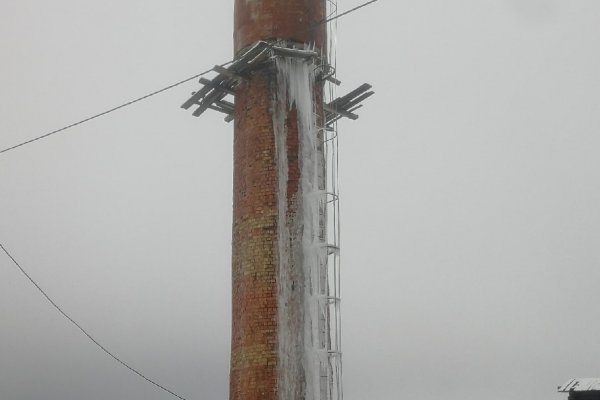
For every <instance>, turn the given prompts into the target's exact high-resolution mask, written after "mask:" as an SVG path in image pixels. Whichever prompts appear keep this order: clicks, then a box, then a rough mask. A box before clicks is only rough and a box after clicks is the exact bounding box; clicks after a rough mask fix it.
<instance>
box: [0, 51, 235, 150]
mask: <svg viewBox="0 0 600 400" xmlns="http://www.w3.org/2000/svg"><path fill="white" fill-rule="evenodd" d="M230 63H231V61H229V62H226V63H225V64H221V66H226V65H228V64H230ZM210 71H212V68H211V69H209V70H206V71H204V72H201V73H199V74H196V75H194V76H190V77H189V78H186V79H184V80H182V81H179V82H176V83H173V84H172V85H169V86H166V87H164V88H162V89H158V90H156V91H154V92H152V93H148V94H146V95H144V96H142V97H138V98H137V99H134V100H131V101H128V102H127V103H123V104H121V105H119V106H116V107H113V108H111V109H110V110H106V111H103V112H101V113H98V114H95V115H92V116H91V117H88V118H85V119H82V120H81V121H77V122H75V123H72V124H71V125H67V126H63V127H62V128H60V129H56V130H54V131H52V132H48V133H45V134H43V135H41V136H38V137H35V138H33V139H29V140H27V141H25V142H22V143H19V144H16V145H14V146H11V147H8V148H6V149H4V150H1V151H0V154H2V153H6V152H8V151H11V150H14V149H16V148H19V147H21V146H25V145H26V144H30V143H33V142H35V141H38V140H40V139H45V138H47V137H48V136H52V135H55V134H57V133H60V132H63V131H66V130H67V129H70V128H73V127H75V126H77V125H81V124H84V123H86V122H89V121H91V120H93V119H96V118H99V117H102V116H105V115H107V114H110V113H112V112H115V111H117V110H120V109H121V108H125V107H127V106H130V105H132V104H135V103H138V102H140V101H142V100H146V99H147V98H149V97H152V96H156V95H157V94H159V93H162V92H166V91H167V90H170V89H173V88H174V87H177V86H179V85H182V84H184V83H186V82H189V81H191V80H194V79H196V78H199V77H201V76H203V75H206V74H208V73H209V72H210Z"/></svg>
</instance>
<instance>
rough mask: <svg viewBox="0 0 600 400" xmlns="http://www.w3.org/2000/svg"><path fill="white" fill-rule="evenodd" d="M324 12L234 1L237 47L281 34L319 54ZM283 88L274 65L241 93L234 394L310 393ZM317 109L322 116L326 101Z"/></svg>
mask: <svg viewBox="0 0 600 400" xmlns="http://www.w3.org/2000/svg"><path fill="white" fill-rule="evenodd" d="M324 17H325V0H236V1H235V27H234V29H235V31H234V48H235V52H236V54H239V52H241V51H243V50H245V49H247V48H248V47H250V46H252V45H253V44H255V43H257V42H258V41H265V42H267V43H274V41H278V43H281V41H282V40H283V41H286V42H289V43H297V44H301V45H306V48H308V47H309V46H314V48H315V50H316V51H318V52H322V51H324V49H323V46H324V43H325V36H326V31H325V28H324V25H322V24H319V22H320V21H322V20H323V19H324ZM281 85H285V82H283V81H282V80H281V79H278V73H277V70H276V68H275V66H274V65H269V66H266V67H264V68H261V69H259V70H257V71H254V72H253V73H252V74H250V75H249V76H248V77H247V79H245V80H244V82H242V83H241V84H240V85H239V86H238V87H237V88H236V92H235V112H234V116H235V117H234V121H235V128H234V178H233V180H234V189H233V249H232V279H233V285H232V295H233V303H232V314H233V321H232V322H233V324H232V343H231V369H230V399H231V400H258V399H261V400H262V399H264V400H281V399H286V400H287V399H289V400H304V399H312V398H313V396H312V395H311V394H310V393H309V392H310V389H309V388H308V386H309V385H311V383H310V378H309V377H307V371H306V357H305V356H303V355H302V354H303V349H304V347H305V346H306V343H305V341H306V340H308V339H307V338H306V335H305V323H306V321H305V315H304V310H305V303H306V299H305V295H304V294H305V282H306V280H307V279H308V278H307V277H306V276H305V275H304V272H303V270H302V267H301V265H300V264H302V262H303V259H304V257H305V255H304V254H303V249H302V241H303V235H305V234H307V233H306V232H305V231H303V227H302V226H301V224H299V223H298V221H299V220H300V219H302V217H301V216H300V215H299V214H301V213H302V211H301V210H300V208H301V207H302V204H303V199H302V198H301V197H302V193H301V188H300V186H301V185H300V178H301V175H302V171H301V170H302V166H301V162H300V158H301V157H300V156H299V152H300V147H301V145H300V143H299V142H300V139H299V132H298V126H299V123H298V115H297V110H296V109H295V107H291V108H288V106H287V104H285V103H286V100H285V99H283V98H278V93H281V88H280V86H281ZM312 90H313V99H320V98H322V84H316V85H314V86H313V88H312ZM277 102H279V103H281V104H277ZM319 103H321V102H318V101H317V102H314V103H313V104H319ZM278 107H285V109H284V114H285V117H284V119H283V121H280V123H282V124H283V127H284V129H283V130H282V131H281V132H279V134H280V135H281V134H283V135H284V136H285V137H280V138H277V132H276V131H277V124H278V122H277V121H276V119H277V117H276V116H275V114H276V109H277V108H278ZM314 112H315V113H316V116H317V118H318V119H322V115H323V109H322V106H321V107H318V106H317V107H315V108H314ZM278 145H279V148H278ZM282 147H283V148H282ZM282 188H283V190H284V191H285V193H286V195H285V199H281V198H280V197H281V195H280V194H281V190H282ZM282 201H284V202H285V204H282ZM282 214H284V215H282ZM282 269H285V271H283V270H282ZM282 325H286V326H285V327H284V329H285V330H286V331H287V332H288V333H287V334H286V335H287V336H288V337H287V338H282V328H283V327H282ZM289 332H292V334H291V335H290V333H289ZM284 342H285V343H284ZM284 368H285V369H286V370H287V371H288V373H287V374H286V373H284V372H283V371H282V369H284Z"/></svg>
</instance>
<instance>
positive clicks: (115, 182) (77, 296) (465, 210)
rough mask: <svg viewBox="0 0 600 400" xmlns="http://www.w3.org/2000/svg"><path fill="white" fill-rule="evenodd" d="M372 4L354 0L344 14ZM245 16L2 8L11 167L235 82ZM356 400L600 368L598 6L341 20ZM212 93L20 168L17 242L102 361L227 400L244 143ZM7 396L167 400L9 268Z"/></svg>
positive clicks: (9, 171) (385, 11) (0, 106)
mask: <svg viewBox="0 0 600 400" xmlns="http://www.w3.org/2000/svg"><path fill="white" fill-rule="evenodd" d="M360 3H361V1H359V0H352V1H350V0H339V7H340V9H341V10H346V9H349V8H352V7H354V6H356V5H358V4H360ZM232 12H233V1H229V0H228V1H216V0H210V1H209V0H204V1H190V0H178V1H176V2H172V1H157V0H129V1H126V2H124V1H119V2H116V1H105V2H91V1H75V0H55V1H52V2H48V1H41V0H36V1H34V0H18V1H17V0H14V1H13V0H2V1H0V51H1V54H2V63H0V86H1V88H2V90H1V91H0V132H1V135H0V148H5V147H8V146H10V145H13V144H15V143H18V142H21V141H23V140H27V139H29V138H32V137H34V136H38V135H40V134H42V133H45V132H47V131H49V130H53V129H56V128H59V127H61V126H63V125H67V124H69V123H71V122H74V121H76V120H78V119H81V118H83V117H87V116H89V115H91V114H94V113H96V112H99V111H103V110H105V109H108V108H110V107H113V106H115V105H117V104H119V103H121V102H123V101H126V100H130V99H132V98H135V97H137V96H140V95H143V94H145V93H147V92H149V91H152V90H155V89H158V88H160V87H162V86H166V85H168V84H170V83H173V82H175V81H177V80H180V79H184V78H186V77H188V76H191V75H194V74H196V73H198V72H200V71H203V70H205V69H207V68H209V67H211V66H212V65H214V64H216V63H221V62H224V61H227V60H229V59H230V58H231V53H232V44H231V42H232V40H231V36H232V20H233V15H232ZM338 35H339V36H338V40H339V47H338V78H339V79H340V80H342V81H343V86H342V88H341V89H340V92H345V91H349V90H351V89H353V88H354V87H355V86H357V85H358V84H360V83H362V82H369V83H371V84H373V86H374V88H375V90H376V91H377V94H376V96H375V97H373V98H372V99H369V100H368V101H367V103H366V105H365V107H364V108H363V109H361V111H360V114H361V118H360V119H359V120H358V121H356V122H351V123H350V122H343V123H341V124H340V128H341V132H340V168H341V170H340V181H341V195H342V198H341V199H342V203H341V207H342V210H341V211H342V221H341V222H342V240H343V242H342V255H343V272H342V274H343V276H342V290H343V302H342V305H343V306H342V312H343V350H344V389H345V390H344V392H345V398H346V400H362V399H374V400H377V399H381V400H388V399H409V398H410V399H420V400H429V399H440V398H444V399H448V400H458V399H460V400H464V399H475V398H485V399H487V400H500V399H502V400H504V399H523V400H525V399H527V400H531V399H534V400H547V399H557V400H558V399H562V398H566V396H564V395H559V394H556V393H555V391H556V386H557V385H559V384H562V383H564V381H566V380H567V379H568V378H570V377H575V376H599V375H600V368H599V363H598V360H600V345H598V338H599V337H600V318H599V311H598V305H599V304H600V291H599V290H598V286H599V283H600V268H599V263H600V243H599V241H600V213H599V204H600V157H599V156H598V153H599V151H600V136H599V133H600V73H599V71H600V53H599V51H598V49H600V2H598V1H596V0H457V1H448V0H418V1H417V0H406V1H404V0H400V1H392V0H387V1H386V0H381V1H379V2H378V3H376V4H375V5H373V6H370V7H367V8H364V9H362V10H361V11H359V12H356V13H354V14H351V15H348V16H347V17H344V18H343V19H341V20H340V21H339V30H338ZM197 85H198V84H197V83H195V82H190V83H189V84H187V85H183V86H180V87H178V88H176V89H174V90H171V91H169V92H167V93H164V94H162V95H160V96H157V97H154V98H152V99H149V100H147V101H145V102H143V103H139V104H136V105H134V106H132V107H130V108H127V109H124V110H121V111H119V112H117V113H114V114H112V115H110V116H108V117H105V118H103V119H99V120H95V121H93V122H90V123H88V124H86V125H83V126H80V127H77V128H75V129H73V130H71V131H68V132H65V133H63V134H60V135H56V136H53V137H52V138H49V139H47V140H44V141H39V142H36V143H34V144H31V145H29V146H26V147H23V148H20V149H18V150H15V151H12V152H9V153H5V154H2V155H1V156H0V193H1V196H0V221H1V222H0V242H2V243H3V244H4V245H5V246H7V248H8V249H9V250H11V251H12V252H13V253H14V256H15V257H16V258H17V259H18V260H19V261H20V262H21V263H22V264H23V266H24V267H25V268H27V269H28V271H29V272H30V273H31V275H32V276H33V277H34V278H35V279H36V280H38V282H39V283H40V284H41V285H42V287H44V288H45V289H46V290H47V292H48V293H49V294H50V295H51V296H53V297H54V298H55V300H56V301H57V302H58V303H59V304H60V305H62V306H63V307H64V308H65V309H66V310H67V311H68V312H69V313H71V314H72V316H73V317H75V319H77V320H78V321H79V322H81V324H82V325H84V326H85V327H86V328H87V329H88V330H89V331H90V332H91V333H92V334H93V335H94V336H96V337H97V338H98V339H99V340H100V341H101V342H102V343H103V344H105V345H106V346H107V347H109V348H110V349H113V350H114V351H115V352H116V353H117V354H119V355H120V356H121V357H122V358H123V359H125V360H126V361H127V362H129V363H130V364H132V365H133V366H135V367H137V368H139V369H140V370H142V371H143V372H144V373H146V374H147V375H149V376H150V377H152V378H154V379H156V380H158V381H159V382H160V383H162V384H164V385H166V386H167V387H169V388H172V389H174V390H175V391H177V392H178V393H181V394H182V395H184V396H186V397H187V398H188V399H189V400H192V399H225V398H226V396H227V380H228V376H227V375H228V362H229V360H228V356H229V327H230V279H229V275H230V240H231V238H230V237H231V234H230V228H231V227H230V224H231V215H230V214H231V196H232V195H231V189H232V188H231V184H232V180H231V175H232V125H228V124H226V123H224V122H223V121H222V115H220V114H217V113H207V114H205V115H203V116H202V118H200V119H197V118H194V117H192V116H191V115H190V113H189V112H185V111H183V110H181V109H179V105H180V104H181V103H182V102H183V101H184V100H186V99H187V97H188V95H189V94H190V92H192V91H194V90H196V88H197ZM0 320H1V321H2V322H1V324H0V398H1V399H7V400H38V399H44V400H80V399H85V400H106V399H128V400H142V399H144V400H160V399H168V398H169V397H168V396H167V395H165V394H164V393H161V392H160V391H157V390H156V389H155V388H154V387H152V386H150V385H149V384H147V383H146V382H144V381H142V380H141V379H139V378H138V377H137V376H135V375H133V374H132V373H131V372H129V371H128V370H126V369H125V368H123V367H122V366H120V365H118V364H116V363H115V362H114V361H112V360H111V359H109V358H108V357H107V356H106V355H105V354H103V353H101V352H100V351H99V350H98V349H97V348H95V347H94V346H93V345H91V344H90V343H89V342H88V341H87V339H86V338H85V337H83V336H82V335H81V333H80V332H78V331H77V330H76V329H75V328H74V327H73V326H71V325H69V324H68V323H67V322H66V321H65V320H64V318H63V317H61V316H60V315H59V314H58V313H57V312H56V311H55V310H54V309H52V308H51V307H50V306H49V304H48V303H47V302H46V301H45V300H44V299H43V298H42V297H41V296H40V294H39V293H38V292H36V290H35V289H34V288H33V287H32V286H31V284H29V283H28V282H27V281H26V280H25V279H24V277H23V276H22V275H20V273H19V272H18V270H16V268H15V267H14V266H13V265H12V264H11V263H10V261H9V260H7V259H6V257H4V256H2V257H0Z"/></svg>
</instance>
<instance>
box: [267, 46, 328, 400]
mask: <svg viewBox="0 0 600 400" xmlns="http://www.w3.org/2000/svg"><path fill="white" fill-rule="evenodd" d="M276 66H277V72H278V77H277V90H276V93H275V94H274V99H273V127H274V132H275V148H276V158H277V169H278V179H279V188H278V191H279V193H278V202H279V203H278V213H279V221H278V242H279V249H278V250H279V251H278V253H279V316H278V318H279V337H278V341H279V359H280V376H279V392H280V399H281V400H300V399H302V400H318V399H320V398H321V396H320V391H321V385H320V375H321V368H322V365H325V364H326V362H327V361H326V357H327V352H326V351H323V348H324V343H322V342H323V340H324V339H323V337H324V335H323V333H322V332H320V330H322V329H325V328H324V326H323V323H319V320H321V321H323V320H324V316H323V315H321V316H320V314H321V313H322V312H321V311H320V310H321V309H322V307H321V306H320V305H319V301H320V296H319V292H318V289H317V286H318V282H319V281H320V279H321V274H322V272H321V271H322V265H323V263H326V257H327V255H326V249H325V248H324V247H323V245H322V244H321V243H320V242H319V234H320V232H321V230H322V229H323V222H322V215H323V211H322V202H321V198H322V197H323V181H324V174H323V170H322V168H323V161H322V158H323V155H322V151H319V143H318V137H319V135H318V128H317V121H316V114H315V98H314V91H313V87H314V85H315V66H314V64H312V62H310V61H307V60H306V59H298V58H291V57H278V58H276ZM291 109H295V110H296V113H297V123H298V140H299V164H300V187H299V193H298V196H296V198H295V199H288V188H287V181H288V154H287V135H288V132H287V129H286V122H287V121H286V119H287V116H288V114H289V111H290V110H291ZM288 204H293V206H294V208H295V211H296V212H295V213H289V212H288V211H289V210H288ZM321 301H322V299H321ZM320 326H321V328H320Z"/></svg>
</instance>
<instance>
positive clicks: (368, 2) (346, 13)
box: [319, 0, 378, 25]
mask: <svg viewBox="0 0 600 400" xmlns="http://www.w3.org/2000/svg"><path fill="white" fill-rule="evenodd" d="M376 1H378V0H371V1H367V2H366V3H363V4H361V5H359V6H356V7H354V8H351V9H350V10H348V11H344V12H343V13H340V14H337V15H336V16H334V17H331V18H327V19H324V20H322V21H321V22H319V25H321V24H326V23H327V22H331V21H333V20H336V19H338V18H341V17H343V16H344V15H348V14H350V13H353V12H354V11H356V10H359V9H361V8H363V7H366V6H368V5H369V4H373V3H375V2H376Z"/></svg>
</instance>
